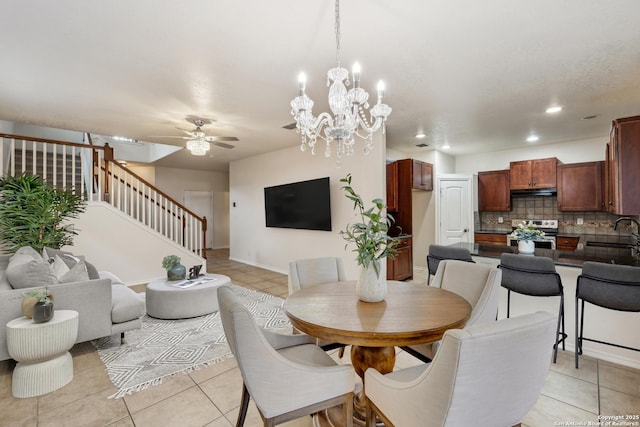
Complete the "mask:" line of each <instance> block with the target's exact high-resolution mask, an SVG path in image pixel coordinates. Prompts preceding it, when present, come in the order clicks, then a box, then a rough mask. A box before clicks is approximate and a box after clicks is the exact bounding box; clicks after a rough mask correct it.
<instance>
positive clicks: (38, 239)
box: [0, 173, 86, 253]
mask: <svg viewBox="0 0 640 427" xmlns="http://www.w3.org/2000/svg"><path fill="white" fill-rule="evenodd" d="M85 206H86V201H85V200H84V199H83V198H82V196H81V195H79V194H76V193H74V192H71V191H66V190H60V189H58V188H54V187H52V186H50V185H48V184H46V183H45V182H44V181H43V180H42V178H40V177H39V176H36V175H28V174H26V173H23V174H22V175H18V176H5V177H3V178H1V179H0V240H1V241H2V242H3V243H4V244H5V245H4V250H5V251H6V252H8V253H15V252H16V251H17V250H18V249H20V248H21V247H23V246H31V247H32V248H33V249H35V250H36V251H38V252H41V251H42V249H43V248H44V247H45V246H46V247H50V248H56V249H60V248H61V247H63V246H66V245H72V244H73V236H74V235H77V234H78V233H77V232H76V231H75V230H74V229H73V228H72V227H69V225H68V224H65V222H66V221H68V220H69V219H70V218H77V217H78V215H79V214H80V213H82V212H84V210H85Z"/></svg>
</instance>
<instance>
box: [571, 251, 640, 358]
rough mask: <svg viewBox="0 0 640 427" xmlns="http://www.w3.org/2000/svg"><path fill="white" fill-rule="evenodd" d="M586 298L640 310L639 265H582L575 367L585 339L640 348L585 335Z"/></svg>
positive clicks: (621, 308) (601, 304) (599, 303)
mask: <svg viewBox="0 0 640 427" xmlns="http://www.w3.org/2000/svg"><path fill="white" fill-rule="evenodd" d="M585 302H588V303H591V304H593V305H596V306H599V307H603V308H608V309H610V310H617V311H629V312H636V313H637V312H640V268H638V267H632V266H628V265H613V264H604V263H600V262H585V263H584V264H583V265H582V274H580V276H578V281H577V284H576V354H575V358H576V369H578V356H579V355H580V354H582V341H591V342H596V343H599V344H605V345H611V346H614V347H620V348H624V349H627V350H635V351H640V349H638V348H633V347H628V346H624V345H620V344H614V343H611V342H607V341H601V340H597V339H594V338H585V337H584V336H583V334H584V303H585ZM578 319H579V324H578ZM578 326H579V327H580V329H579V330H578Z"/></svg>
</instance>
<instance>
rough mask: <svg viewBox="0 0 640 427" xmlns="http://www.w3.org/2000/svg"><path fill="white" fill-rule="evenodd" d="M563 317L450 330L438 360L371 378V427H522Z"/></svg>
mask: <svg viewBox="0 0 640 427" xmlns="http://www.w3.org/2000/svg"><path fill="white" fill-rule="evenodd" d="M555 329H556V317H555V316H553V315H551V314H550V313H545V312H538V313H532V314H527V315H524V316H519V317H512V318H510V319H504V320H500V321H498V322H491V323H482V324H476V325H474V326H471V327H469V328H465V329H450V330H448V331H447V332H446V333H445V335H444V338H443V340H442V345H441V346H440V349H439V350H438V353H437V354H436V356H435V358H434V359H433V362H431V363H430V364H426V365H418V366H415V367H413V368H408V369H403V370H399V371H395V372H391V373H389V374H387V375H382V374H380V373H379V372H378V371H376V370H374V369H372V368H369V369H367V371H366V372H365V384H366V386H365V394H366V397H367V426H369V427H371V426H373V425H375V424H374V423H375V421H374V420H375V416H374V413H376V414H378V416H379V417H380V418H381V419H382V420H383V421H384V422H385V425H386V426H396V427H414V426H424V427H430V426H439V427H467V426H483V427H507V426H513V425H518V424H519V423H520V421H521V420H522V418H523V417H524V416H525V415H526V414H527V413H528V412H529V411H530V410H531V408H532V407H533V405H534V404H535V403H536V400H537V399H538V395H539V394H540V391H541V390H542V386H543V383H544V380H545V378H546V376H547V372H548V370H549V366H550V362H551V360H550V359H551V350H552V344H553V343H554V341H555V332H556V331H555Z"/></svg>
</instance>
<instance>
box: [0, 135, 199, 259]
mask: <svg viewBox="0 0 640 427" xmlns="http://www.w3.org/2000/svg"><path fill="white" fill-rule="evenodd" d="M22 173H28V174H31V175H39V176H40V177H42V178H43V180H44V181H45V182H47V183H49V184H51V185H53V186H54V187H56V188H60V189H64V190H70V191H73V192H76V193H80V194H81V195H82V196H83V197H84V198H85V200H87V202H96V203H98V202H101V203H108V204H110V205H111V206H113V207H114V208H116V209H118V210H119V211H120V212H122V213H124V214H125V215H127V216H129V217H130V218H132V219H134V220H136V221H138V222H140V223H141V224H143V225H145V226H146V227H148V228H150V229H152V230H153V231H155V232H157V233H159V234H160V235H162V236H163V237H164V238H166V239H169V240H171V241H172V242H174V243H176V244H178V245H180V246H182V247H184V248H185V249H187V250H189V251H190V252H193V253H194V254H195V255H198V256H200V257H202V258H206V246H205V235H206V230H207V221H206V218H203V217H199V216H198V215H196V214H195V213H193V212H192V211H190V210H189V209H187V208H186V207H185V206H183V205H182V204H181V203H179V202H177V201H176V200H174V199H173V198H171V197H170V196H169V195H167V194H165V193H163V192H162V191H161V190H159V189H158V188H156V187H155V186H153V185H152V184H150V183H149V182H147V181H145V180H144V179H143V178H141V177H140V176H138V175H136V174H135V173H134V172H133V171H131V170H129V169H127V168H126V167H125V166H122V165H120V164H119V163H117V162H115V161H114V159H113V149H112V148H111V147H109V145H108V144H105V146H96V145H91V144H80V143H73V142H64V141H55V140H49V139H43V138H32V137H27V136H19V135H10V134H1V133H0V176H7V175H11V176H13V175H16V174H17V175H19V174H22Z"/></svg>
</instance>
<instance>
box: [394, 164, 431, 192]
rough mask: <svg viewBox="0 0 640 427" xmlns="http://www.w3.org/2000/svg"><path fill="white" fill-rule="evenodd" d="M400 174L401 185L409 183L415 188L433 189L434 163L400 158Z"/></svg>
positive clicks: (410, 186)
mask: <svg viewBox="0 0 640 427" xmlns="http://www.w3.org/2000/svg"><path fill="white" fill-rule="evenodd" d="M398 176H399V184H400V186H401V187H403V186H405V185H406V182H408V183H409V188H412V189H414V190H425V191H432V190H433V165H432V164H431V163H426V162H421V161H420V160H414V159H403V160H398Z"/></svg>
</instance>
